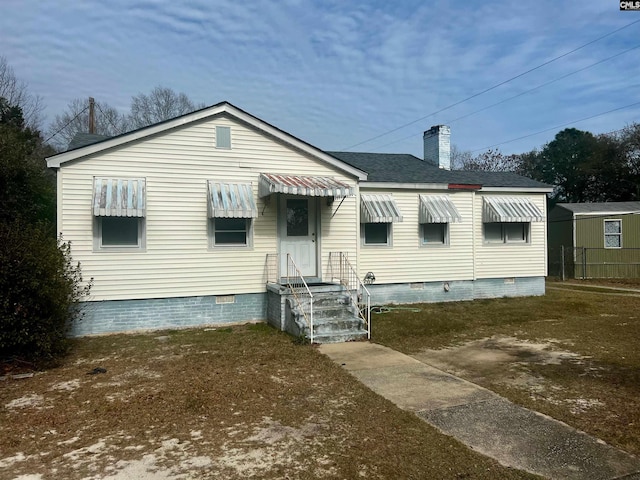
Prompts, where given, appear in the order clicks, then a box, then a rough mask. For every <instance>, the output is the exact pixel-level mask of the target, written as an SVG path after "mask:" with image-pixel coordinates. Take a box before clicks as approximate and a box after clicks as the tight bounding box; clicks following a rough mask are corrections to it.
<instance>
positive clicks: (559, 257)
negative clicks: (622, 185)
mask: <svg viewBox="0 0 640 480" xmlns="http://www.w3.org/2000/svg"><path fill="white" fill-rule="evenodd" d="M548 243H549V272H550V274H552V275H558V276H560V275H562V272H563V270H562V266H563V265H564V274H565V276H566V277H575V278H605V277H610V278H618V277H640V202H606V203H558V204H556V206H555V207H554V208H552V209H551V211H550V212H549V239H548ZM563 260H564V263H563Z"/></svg>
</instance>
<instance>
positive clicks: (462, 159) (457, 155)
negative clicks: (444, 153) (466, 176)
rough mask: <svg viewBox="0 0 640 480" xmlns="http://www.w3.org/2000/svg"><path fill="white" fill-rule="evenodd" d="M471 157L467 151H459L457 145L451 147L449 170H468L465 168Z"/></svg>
mask: <svg viewBox="0 0 640 480" xmlns="http://www.w3.org/2000/svg"><path fill="white" fill-rule="evenodd" d="M472 159H473V155H471V152H470V151H468V150H460V149H459V148H458V146H457V145H451V169H452V170H469V169H468V168H465V166H466V165H467V164H469V163H471V161H472Z"/></svg>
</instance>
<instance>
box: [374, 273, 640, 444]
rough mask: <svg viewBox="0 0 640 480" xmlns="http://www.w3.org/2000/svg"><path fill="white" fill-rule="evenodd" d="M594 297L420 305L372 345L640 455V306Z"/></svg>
mask: <svg viewBox="0 0 640 480" xmlns="http://www.w3.org/2000/svg"><path fill="white" fill-rule="evenodd" d="M585 284H586V285H593V282H585ZM608 284H610V283H608ZM627 285H629V284H627ZM550 286H561V284H555V283H554V284H550ZM572 288H573V287H572ZM587 290H588V289H584V290H582V289H578V290H577V291H568V290H557V289H548V290H547V295H545V296H544V297H527V298H509V299H507V298H504V299H494V300H480V301H474V302H456V303H441V304H422V305H412V306H411V307H418V308H420V309H421V310H420V312H412V311H410V310H402V309H399V310H392V311H391V312H389V313H387V314H383V315H375V317H374V318H373V320H372V324H373V333H372V335H373V339H374V341H376V342H378V343H382V344H384V345H387V346H389V347H392V348H394V349H397V350H399V351H402V352H404V353H407V354H410V355H414V356H416V357H417V358H419V359H421V360H423V361H425V362H427V363H431V364H434V365H435V366H438V367H440V368H443V369H445V370H448V371H450V372H452V373H455V374H458V375H460V376H462V377H464V378H467V379H468V380H471V381H473V382H475V383H478V384H481V385H483V386H485V387H487V388H489V389H491V390H493V391H495V392H497V393H499V394H501V395H503V396H505V397H507V398H509V399H510V400H512V401H514V402H515V403H518V404H520V405H524V406H525V407H528V408H531V409H533V410H537V411H539V412H542V413H545V414H548V415H550V416H552V417H554V418H556V419H558V420H562V421H564V422H566V423H568V424H570V425H572V426H574V427H576V428H578V429H581V430H583V431H585V432H587V433H590V434H592V435H594V436H596V437H598V438H601V439H603V440H605V441H606V442H608V443H610V444H612V445H615V446H617V447H620V448H622V449H623V450H626V451H628V452H630V453H634V454H636V455H639V454H640V297H637V296H636V297H633V296H629V295H628V293H629V292H625V293H627V295H611V293H612V292H611V290H604V289H596V290H594V291H587Z"/></svg>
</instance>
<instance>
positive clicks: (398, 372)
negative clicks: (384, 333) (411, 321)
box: [319, 342, 640, 480]
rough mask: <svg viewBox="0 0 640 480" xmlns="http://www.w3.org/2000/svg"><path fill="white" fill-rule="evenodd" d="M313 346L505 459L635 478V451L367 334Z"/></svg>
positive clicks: (569, 472)
mask: <svg viewBox="0 0 640 480" xmlns="http://www.w3.org/2000/svg"><path fill="white" fill-rule="evenodd" d="M319 348H320V351H321V352H322V353H324V354H326V355H327V356H329V358H331V359H332V360H333V361H334V362H336V363H338V364H339V365H342V366H343V367H344V368H345V369H346V370H347V371H349V372H350V373H351V374H352V375H353V376H355V377H356V378H357V379H358V380H360V381H361V382H362V383H364V384H365V385H366V386H367V387H369V388H370V389H371V390H373V391H374V392H376V393H378V394H379V395H382V396H383V397H385V398H387V399H388V400H390V401H392V402H393V403H395V404H396V405H397V406H398V407H400V408H402V409H404V410H408V411H411V412H414V413H415V414H416V415H418V416H419V417H420V418H422V419H423V420H424V421H426V422H428V423H429V424H431V425H433V426H435V427H436V428H438V429H439V430H440V431H442V432H443V433H445V434H447V435H451V436H452V437H454V438H456V439H458V440H459V441H461V442H462V443H464V444H466V445H468V446H469V447H471V448H472V449H473V450H475V451H477V452H480V453H482V454H484V455H487V456H489V457H492V458H494V459H496V460H497V461H499V462H500V463H501V464H503V465H506V466H509V467H513V468H518V469H521V470H526V471H528V472H532V473H536V474H538V475H541V476H543V477H547V478H551V479H576V480H578V479H580V480H583V479H590V480H600V479H603V480H604V479H607V480H610V479H622V478H624V479H625V480H631V479H634V480H636V479H640V459H638V458H636V457H633V456H631V455H629V454H627V453H625V452H623V451H621V450H618V449H616V448H613V447H611V446H609V445H607V444H605V443H604V442H603V441H602V440H598V439H595V438H593V437H591V436H589V435H586V434H585V433H582V432H579V431H577V430H576V429H574V428H572V427H570V426H568V425H566V424H565V423H562V422H559V421H557V420H554V419H553V418H550V417H547V416H545V415H542V414H540V413H537V412H534V411H532V410H528V409H526V408H523V407H519V406H517V405H515V404H513V403H511V402H509V401H508V400H506V399H504V398H502V397H500V396H499V395H496V394H495V393H493V392H491V391H489V390H487V389H485V388H482V387H480V386H478V385H476V384H473V383H471V382H467V381H466V380H463V379H461V378H458V377H455V376H453V375H449V374H448V373H445V372H443V371H442V370H438V369H437V368H434V367H431V366H429V365H426V364H424V363H422V362H420V361H418V360H416V359H414V358H412V357H410V356H408V355H404V354H402V353H399V352H396V351H395V350H392V349H390V348H387V347H384V346H382V345H376V344H374V343H368V342H353V343H334V344H323V345H320V347H319Z"/></svg>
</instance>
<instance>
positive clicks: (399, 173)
mask: <svg viewBox="0 0 640 480" xmlns="http://www.w3.org/2000/svg"><path fill="white" fill-rule="evenodd" d="M326 153H328V154H329V155H332V156H334V157H335V158H337V159H339V160H342V161H343V162H345V163H348V164H349V165H351V166H353V167H356V168H358V169H360V170H363V171H365V172H367V173H368V174H369V175H368V177H367V181H368V182H386V183H446V184H463V185H482V186H485V187H514V188H551V187H550V186H549V185H547V184H545V183H541V182H538V181H536V180H531V179H530V178H527V177H523V176H522V175H518V174H516V173H512V172H475V171H466V170H444V169H441V168H438V167H436V166H435V165H432V164H430V163H427V162H425V161H424V160H421V159H419V158H418V157H416V156H414V155H409V154H398V153H359V152H326Z"/></svg>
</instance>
